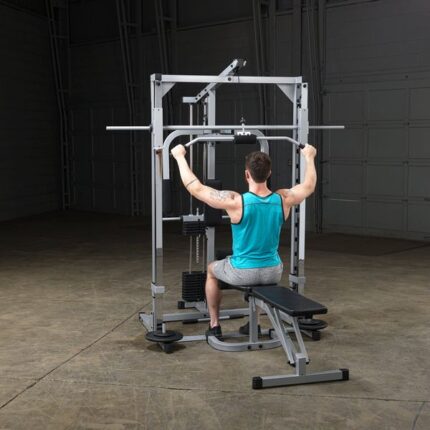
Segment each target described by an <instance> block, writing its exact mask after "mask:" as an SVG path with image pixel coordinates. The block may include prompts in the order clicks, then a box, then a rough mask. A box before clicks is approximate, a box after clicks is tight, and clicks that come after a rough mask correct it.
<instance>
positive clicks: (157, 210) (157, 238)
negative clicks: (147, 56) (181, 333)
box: [151, 75, 164, 330]
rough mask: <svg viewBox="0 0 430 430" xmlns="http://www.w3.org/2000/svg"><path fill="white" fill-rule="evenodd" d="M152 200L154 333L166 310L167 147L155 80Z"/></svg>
mask: <svg viewBox="0 0 430 430" xmlns="http://www.w3.org/2000/svg"><path fill="white" fill-rule="evenodd" d="M151 107H152V110H151V120H152V125H153V128H152V133H151V140H152V145H151V149H152V150H151V165H152V169H151V170H152V182H151V189H152V190H151V200H152V276H151V281H152V309H153V311H152V329H153V330H156V329H157V326H158V324H159V323H160V322H161V320H160V317H161V316H162V306H161V303H160V299H161V297H162V295H163V293H164V286H163V194H162V193H163V187H162V184H163V182H162V164H161V157H162V153H161V152H159V153H156V151H155V149H156V148H162V147H163V84H162V82H160V81H159V80H157V79H156V75H152V76H151Z"/></svg>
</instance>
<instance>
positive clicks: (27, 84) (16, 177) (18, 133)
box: [0, 2, 59, 220]
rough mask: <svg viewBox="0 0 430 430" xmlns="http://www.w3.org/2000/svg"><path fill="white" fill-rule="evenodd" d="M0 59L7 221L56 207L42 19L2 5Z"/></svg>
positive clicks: (0, 200)
mask: <svg viewBox="0 0 430 430" xmlns="http://www.w3.org/2000/svg"><path fill="white" fill-rule="evenodd" d="M15 3H17V2H15ZM35 3H36V2H35ZM22 6H24V5H22ZM0 58H1V59H2V61H1V67H0V206H1V210H0V219H1V220H5V219H10V218H15V217H20V216H25V215H30V214H36V213H41V212H45V211H50V210H54V209H57V208H58V206H59V204H58V202H59V194H58V191H59V167H58V161H59V158H58V151H57V148H58V145H57V142H58V128H57V127H58V122H57V112H58V111H57V104H56V97H55V90H54V86H53V85H54V84H53V77H52V63H51V54H50V45H49V35H48V23H47V20H46V18H44V17H43V16H38V15H36V14H34V13H26V12H25V11H23V10H18V9H15V8H11V7H9V6H6V5H4V4H2V3H0Z"/></svg>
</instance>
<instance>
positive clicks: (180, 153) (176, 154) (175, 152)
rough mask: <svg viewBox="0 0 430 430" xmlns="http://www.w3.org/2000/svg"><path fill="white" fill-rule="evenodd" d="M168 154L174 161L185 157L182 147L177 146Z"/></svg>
mask: <svg viewBox="0 0 430 430" xmlns="http://www.w3.org/2000/svg"><path fill="white" fill-rule="evenodd" d="M170 152H171V154H172V155H173V157H174V158H175V160H177V159H178V158H181V157H185V154H186V153H187V150H186V149H185V146H184V145H177V146H175V147H174V148H173V149H172V150H171V151H170Z"/></svg>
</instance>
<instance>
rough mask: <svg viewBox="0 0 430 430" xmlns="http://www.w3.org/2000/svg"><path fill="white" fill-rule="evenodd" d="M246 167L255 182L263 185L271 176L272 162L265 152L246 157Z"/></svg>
mask: <svg viewBox="0 0 430 430" xmlns="http://www.w3.org/2000/svg"><path fill="white" fill-rule="evenodd" d="M245 167H246V169H248V170H249V173H250V174H251V177H252V179H254V181H255V182H257V183H263V182H265V181H267V179H268V178H269V176H270V170H271V169H272V160H271V159H270V157H269V156H268V155H267V154H266V153H265V152H261V151H254V152H251V153H250V154H248V155H247V156H246V157H245Z"/></svg>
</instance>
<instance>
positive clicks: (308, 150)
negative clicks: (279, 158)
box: [302, 143, 317, 160]
mask: <svg viewBox="0 0 430 430" xmlns="http://www.w3.org/2000/svg"><path fill="white" fill-rule="evenodd" d="M302 155H303V156H304V157H305V158H306V159H307V160H313V159H314V158H315V157H316V155H317V150H316V149H315V147H313V146H312V145H309V143H307V144H306V146H305V147H304V148H303V149H302Z"/></svg>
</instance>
